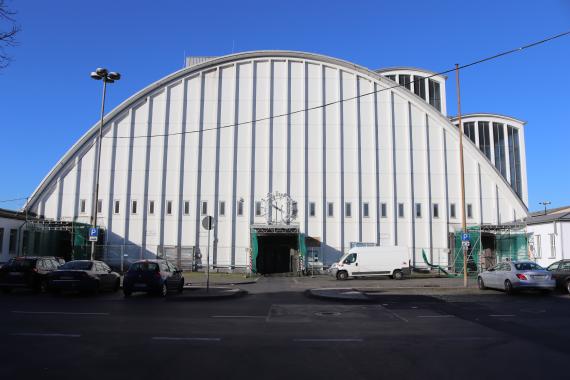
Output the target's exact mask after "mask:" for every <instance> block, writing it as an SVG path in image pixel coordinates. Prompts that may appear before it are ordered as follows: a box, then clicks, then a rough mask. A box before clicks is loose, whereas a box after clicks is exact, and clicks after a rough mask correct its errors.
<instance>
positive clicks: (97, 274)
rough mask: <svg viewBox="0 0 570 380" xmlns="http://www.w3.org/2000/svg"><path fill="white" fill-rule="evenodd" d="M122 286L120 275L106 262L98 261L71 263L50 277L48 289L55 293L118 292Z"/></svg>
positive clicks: (64, 265) (75, 261) (61, 267)
mask: <svg viewBox="0 0 570 380" xmlns="http://www.w3.org/2000/svg"><path fill="white" fill-rule="evenodd" d="M120 285H121V280H120V276H119V274H118V273H115V272H113V271H112V270H111V268H109V266H108V265H107V264H105V263H104V262H102V261H96V260H74V261H69V262H67V263H65V264H63V265H62V266H60V267H59V269H58V270H56V271H54V272H52V273H50V274H49V275H48V287H49V290H50V291H52V292H54V293H56V292H59V291H62V290H74V291H80V292H87V291H90V292H93V293H97V292H98V291H100V290H110V291H113V292H116V291H117V290H119V288H120Z"/></svg>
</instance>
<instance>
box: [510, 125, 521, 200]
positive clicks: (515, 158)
mask: <svg viewBox="0 0 570 380" xmlns="http://www.w3.org/2000/svg"><path fill="white" fill-rule="evenodd" d="M507 133H508V145H509V167H510V171H511V173H510V174H511V187H512V188H513V190H514V191H515V192H516V193H517V194H518V195H519V196H521V193H522V192H521V178H520V177H521V161H520V146H519V131H518V129H516V128H515V127H512V126H510V125H507Z"/></svg>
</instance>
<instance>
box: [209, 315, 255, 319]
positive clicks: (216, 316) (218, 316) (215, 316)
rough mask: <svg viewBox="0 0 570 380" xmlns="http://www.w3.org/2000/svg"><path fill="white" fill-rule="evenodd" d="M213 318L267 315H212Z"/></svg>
mask: <svg viewBox="0 0 570 380" xmlns="http://www.w3.org/2000/svg"><path fill="white" fill-rule="evenodd" d="M212 318H266V316H265V315H212Z"/></svg>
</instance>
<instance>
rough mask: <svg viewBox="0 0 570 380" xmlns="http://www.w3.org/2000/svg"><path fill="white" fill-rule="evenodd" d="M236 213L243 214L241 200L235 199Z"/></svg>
mask: <svg viewBox="0 0 570 380" xmlns="http://www.w3.org/2000/svg"><path fill="white" fill-rule="evenodd" d="M237 214H238V216H242V215H243V201H242V200H239V201H237Z"/></svg>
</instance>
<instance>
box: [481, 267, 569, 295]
mask: <svg viewBox="0 0 570 380" xmlns="http://www.w3.org/2000/svg"><path fill="white" fill-rule="evenodd" d="M477 284H478V285H479V289H481V290H484V289H487V288H493V289H499V290H504V291H505V293H506V294H507V295H512V294H514V293H516V292H518V291H521V290H527V289H533V290H541V291H543V292H545V293H548V292H551V291H553V290H554V289H555V288H557V287H558V288H562V289H563V290H565V291H566V292H568V293H570V260H561V261H558V262H556V263H554V264H552V265H550V266H549V267H548V268H547V269H544V268H542V267H541V266H540V265H538V264H536V263H535V262H532V261H505V262H502V263H499V264H497V265H495V266H493V267H492V268H489V269H488V270H486V271H484V272H481V273H479V275H478V277H477Z"/></svg>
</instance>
